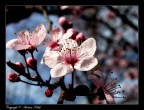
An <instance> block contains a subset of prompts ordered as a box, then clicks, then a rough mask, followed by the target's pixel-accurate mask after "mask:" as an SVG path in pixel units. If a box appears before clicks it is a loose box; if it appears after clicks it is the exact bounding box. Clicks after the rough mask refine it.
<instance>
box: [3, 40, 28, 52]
mask: <svg viewBox="0 0 144 110" xmlns="http://www.w3.org/2000/svg"><path fill="white" fill-rule="evenodd" d="M6 47H7V48H12V49H14V50H23V49H27V48H29V47H30V45H23V44H21V43H20V42H19V40H18V39H13V40H10V41H8V42H7V43H6Z"/></svg>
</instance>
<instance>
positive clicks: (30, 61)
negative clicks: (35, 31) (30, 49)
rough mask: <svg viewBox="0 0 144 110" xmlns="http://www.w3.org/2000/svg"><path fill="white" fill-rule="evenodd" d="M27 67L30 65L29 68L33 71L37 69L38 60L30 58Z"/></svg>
mask: <svg viewBox="0 0 144 110" xmlns="http://www.w3.org/2000/svg"><path fill="white" fill-rule="evenodd" d="M26 62H27V65H28V67H30V68H31V69H35V68H36V65H37V60H36V59H35V58H34V59H33V58H32V57H29V58H27V61H26Z"/></svg>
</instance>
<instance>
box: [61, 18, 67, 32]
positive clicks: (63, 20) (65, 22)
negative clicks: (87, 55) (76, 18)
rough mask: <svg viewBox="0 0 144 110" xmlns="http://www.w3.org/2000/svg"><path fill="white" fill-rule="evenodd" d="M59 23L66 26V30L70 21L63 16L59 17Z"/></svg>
mask: <svg viewBox="0 0 144 110" xmlns="http://www.w3.org/2000/svg"><path fill="white" fill-rule="evenodd" d="M59 24H60V25H61V26H62V27H63V28H64V30H66V29H67V26H68V21H67V19H66V18H65V17H63V16H62V17H60V18H59Z"/></svg>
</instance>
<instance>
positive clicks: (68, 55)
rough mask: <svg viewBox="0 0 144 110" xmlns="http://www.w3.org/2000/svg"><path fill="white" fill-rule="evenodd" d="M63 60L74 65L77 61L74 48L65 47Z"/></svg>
mask: <svg viewBox="0 0 144 110" xmlns="http://www.w3.org/2000/svg"><path fill="white" fill-rule="evenodd" d="M63 57H64V61H65V63H66V64H71V65H72V66H74V64H75V63H76V62H77V61H78V58H77V55H76V50H74V49H68V48H67V49H66V51H65V52H64V56H63Z"/></svg>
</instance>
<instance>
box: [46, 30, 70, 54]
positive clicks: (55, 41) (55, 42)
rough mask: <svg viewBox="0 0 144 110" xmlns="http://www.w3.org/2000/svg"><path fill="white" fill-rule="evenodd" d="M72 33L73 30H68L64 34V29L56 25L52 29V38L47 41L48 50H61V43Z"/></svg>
mask: <svg viewBox="0 0 144 110" xmlns="http://www.w3.org/2000/svg"><path fill="white" fill-rule="evenodd" d="M71 35H72V32H67V33H65V34H63V31H62V30H61V29H60V28H58V27H54V28H53V29H52V31H51V32H50V38H49V39H47V41H46V43H45V44H46V46H47V48H46V51H45V52H47V51H51V50H53V51H59V50H60V44H61V43H62V42H63V39H68V38H69V37H70V36H71Z"/></svg>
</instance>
